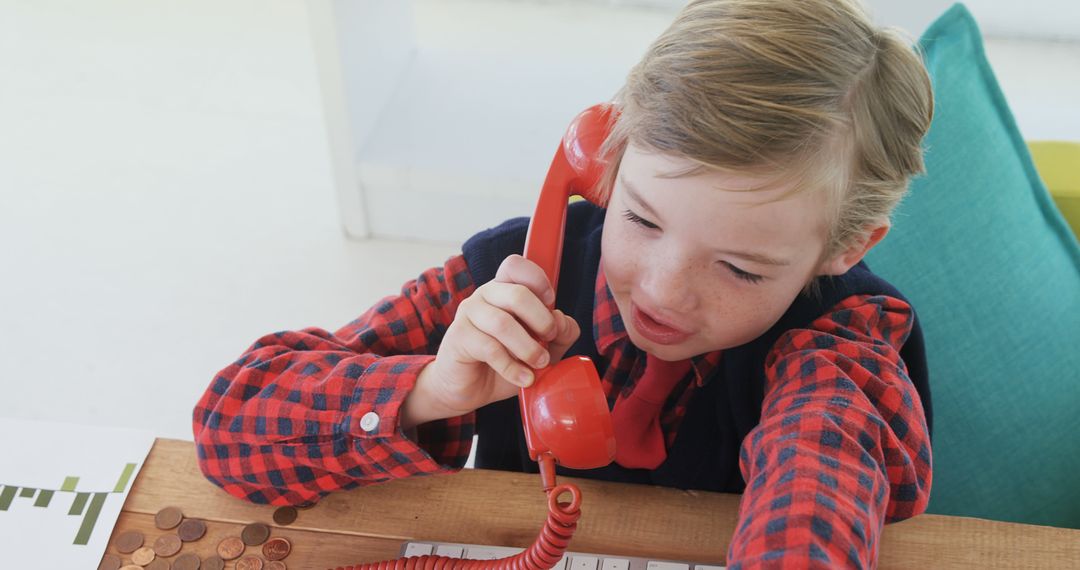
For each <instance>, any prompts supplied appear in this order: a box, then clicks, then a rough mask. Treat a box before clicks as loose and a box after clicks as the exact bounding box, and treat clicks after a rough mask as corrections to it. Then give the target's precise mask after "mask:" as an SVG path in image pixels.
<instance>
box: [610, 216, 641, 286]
mask: <svg viewBox="0 0 1080 570" xmlns="http://www.w3.org/2000/svg"><path fill="white" fill-rule="evenodd" d="M642 248H643V244H642V243H641V241H640V240H637V239H635V237H634V236H633V235H631V234H628V233H627V232H625V231H620V230H619V229H616V231H611V232H609V231H608V230H607V228H605V230H604V241H603V252H604V273H605V275H606V276H607V280H608V284H609V285H610V286H611V288H612V290H618V291H624V290H626V289H628V288H629V287H630V284H631V283H633V280H634V276H635V275H637V273H638V269H639V268H638V264H639V263H640V262H642V261H643V260H647V259H649V253H648V251H645V250H643V249H642Z"/></svg>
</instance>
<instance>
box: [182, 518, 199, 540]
mask: <svg viewBox="0 0 1080 570" xmlns="http://www.w3.org/2000/svg"><path fill="white" fill-rule="evenodd" d="M176 533H177V534H179V535H180V540H182V541H184V542H191V541H194V540H199V539H200V538H202V537H203V535H204V534H206V523H204V522H202V521H201V520H199V519H186V520H184V522H182V523H180V528H178V529H176Z"/></svg>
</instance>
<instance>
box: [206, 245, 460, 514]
mask: <svg viewBox="0 0 1080 570" xmlns="http://www.w3.org/2000/svg"><path fill="white" fill-rule="evenodd" d="M473 289H474V286H473V284H472V280H471V278H470V277H469V273H468V271H467V269H466V267H465V262H464V259H463V258H462V257H461V256H456V257H452V258H450V260H448V261H447V262H446V265H445V266H444V267H438V268H432V269H429V270H427V271H425V272H424V273H423V274H422V275H421V276H420V277H419V278H418V279H415V280H411V281H409V282H408V283H406V284H405V286H404V287H403V289H402V292H401V294H400V295H399V296H396V297H387V298H386V299H383V300H382V301H381V302H380V303H378V304H377V305H376V306H375V307H372V308H371V309H370V310H368V311H367V312H365V313H364V314H363V315H361V316H360V317H359V318H357V319H356V320H354V321H353V322H351V323H349V324H348V325H346V326H345V327H343V328H341V329H340V330H338V331H337V332H335V333H333V334H330V333H329V332H327V331H324V330H321V329H315V328H308V329H303V330H301V331H286V332H280V333H275V334H270V335H267V336H264V337H263V338H261V339H259V340H258V341H257V342H256V343H255V344H254V345H253V346H252V347H251V348H249V349H248V350H247V352H245V353H244V354H243V356H242V357H241V358H240V359H239V360H237V361H236V362H234V363H232V364H231V365H229V366H228V367H226V368H225V369H224V370H222V371H221V372H219V373H218V375H217V376H216V377H215V378H214V380H213V382H211V384H210V386H209V387H208V388H207V390H206V392H205V393H204V394H203V397H202V399H201V400H200V401H199V403H198V404H197V405H196V407H195V411H194V417H193V429H194V433H195V443H196V451H197V453H198V457H199V467H200V469H201V470H202V472H203V474H204V475H205V476H206V477H207V478H208V479H209V480H210V481H211V482H213V483H215V484H216V485H218V486H220V487H221V488H223V489H224V490H226V491H227V492H229V493H230V494H232V495H234V496H237V497H240V498H243V499H247V500H250V501H254V502H257V503H273V504H299V503H304V502H310V501H314V500H317V499H318V498H320V497H321V496H323V495H325V494H327V493H329V492H331V491H334V490H337V489H346V488H351V487H356V486H358V485H362V484H370V483H378V482H382V481H386V480H389V479H395V478H400V477H406V476H410V475H416V474H432V473H446V472H451V471H455V470H457V469H460V468H461V467H463V466H464V464H465V460H466V459H467V458H468V456H469V448H470V446H471V444H472V433H473V427H474V423H473V422H474V420H473V416H472V414H468V415H466V416H462V417H458V418H450V419H446V420H441V421H436V422H430V423H428V424H425V425H422V426H419V427H418V428H417V436H416V441H415V442H414V441H413V440H411V439H409V438H408V437H406V436H405V433H404V432H403V431H402V430H401V429H400V428H399V427H398V415H399V408H400V406H401V404H402V402H403V400H404V399H405V396H407V395H408V393H409V391H410V390H411V389H412V387H413V386H414V384H415V382H416V377H417V375H418V374H419V372H420V370H421V369H422V368H423V367H424V366H425V365H426V364H427V363H428V362H430V361H431V360H432V359H433V358H434V356H432V355H434V354H435V352H436V351H437V348H438V345H439V342H440V341H441V339H442V335H443V333H444V332H445V331H446V328H447V327H448V326H449V325H450V323H451V322H452V321H453V318H454V313H455V312H456V310H457V306H458V304H459V303H460V302H461V301H462V300H463V299H465V298H466V297H468V296H469V294H470V293H471V292H472V291H473Z"/></svg>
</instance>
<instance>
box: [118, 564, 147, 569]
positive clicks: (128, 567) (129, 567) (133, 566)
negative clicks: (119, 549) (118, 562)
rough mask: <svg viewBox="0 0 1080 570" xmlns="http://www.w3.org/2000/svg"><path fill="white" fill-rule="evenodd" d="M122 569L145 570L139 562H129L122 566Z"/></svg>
mask: <svg viewBox="0 0 1080 570" xmlns="http://www.w3.org/2000/svg"><path fill="white" fill-rule="evenodd" d="M120 570H143V567H142V566H139V565H138V564H128V565H127V566H121V567H120Z"/></svg>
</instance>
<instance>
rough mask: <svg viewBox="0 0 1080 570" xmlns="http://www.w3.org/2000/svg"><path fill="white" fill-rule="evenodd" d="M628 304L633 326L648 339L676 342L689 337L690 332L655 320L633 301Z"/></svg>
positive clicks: (660, 342) (659, 341) (660, 341)
mask: <svg viewBox="0 0 1080 570" xmlns="http://www.w3.org/2000/svg"><path fill="white" fill-rule="evenodd" d="M630 306H631V311H630V312H631V321H632V322H633V325H634V328H635V329H636V330H637V332H638V333H640V334H641V336H643V337H645V338H646V339H648V340H649V341H651V342H655V343H657V344H678V343H680V342H683V341H684V340H686V339H687V338H689V337H690V333H688V332H686V331H683V330H681V329H678V328H676V327H673V326H671V325H669V324H666V323H664V322H661V321H659V320H657V319H656V318H655V317H653V316H652V315H650V314H649V313H647V312H645V311H643V310H641V308H640V307H638V306H637V304H635V303H634V302H633V301H631V302H630Z"/></svg>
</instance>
